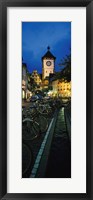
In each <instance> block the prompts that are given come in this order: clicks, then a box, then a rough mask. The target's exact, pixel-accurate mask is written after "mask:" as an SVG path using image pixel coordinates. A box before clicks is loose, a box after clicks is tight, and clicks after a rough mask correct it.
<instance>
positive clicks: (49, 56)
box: [42, 47, 56, 60]
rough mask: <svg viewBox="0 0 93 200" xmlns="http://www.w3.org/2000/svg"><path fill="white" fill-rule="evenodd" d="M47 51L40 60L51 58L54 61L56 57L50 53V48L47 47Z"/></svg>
mask: <svg viewBox="0 0 93 200" xmlns="http://www.w3.org/2000/svg"><path fill="white" fill-rule="evenodd" d="M47 49H48V51H47V52H46V53H45V55H44V56H42V59H44V58H53V59H54V60H55V59H56V57H55V56H54V55H53V54H52V53H51V52H50V47H48V48H47Z"/></svg>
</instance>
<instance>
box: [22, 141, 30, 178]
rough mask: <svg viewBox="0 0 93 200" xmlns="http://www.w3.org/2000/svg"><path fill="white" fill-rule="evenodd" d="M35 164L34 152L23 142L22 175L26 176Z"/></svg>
mask: <svg viewBox="0 0 93 200" xmlns="http://www.w3.org/2000/svg"><path fill="white" fill-rule="evenodd" d="M32 164H33V154H32V151H31V149H30V148H29V146H28V145H26V144H24V143H23V144H22V177H26V176H27V174H28V171H29V169H30V171H31V167H32Z"/></svg>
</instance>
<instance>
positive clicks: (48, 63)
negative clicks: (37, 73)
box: [42, 46, 56, 80]
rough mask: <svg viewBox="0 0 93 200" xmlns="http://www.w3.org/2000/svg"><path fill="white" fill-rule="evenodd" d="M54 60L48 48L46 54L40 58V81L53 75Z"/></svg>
mask: <svg viewBox="0 0 93 200" xmlns="http://www.w3.org/2000/svg"><path fill="white" fill-rule="evenodd" d="M55 59H56V57H55V56H53V54H52V53H51V52H50V47H49V46H48V47H47V52H46V54H45V55H44V56H43V57H42V80H44V79H45V78H46V77H49V75H50V74H53V73H54V68H55Z"/></svg>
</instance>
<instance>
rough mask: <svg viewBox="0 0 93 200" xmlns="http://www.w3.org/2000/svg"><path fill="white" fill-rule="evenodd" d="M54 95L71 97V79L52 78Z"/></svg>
mask: <svg viewBox="0 0 93 200" xmlns="http://www.w3.org/2000/svg"><path fill="white" fill-rule="evenodd" d="M51 86H52V96H57V97H71V81H70V82H67V81H66V80H64V79H62V80H60V79H57V80H52V82H51Z"/></svg>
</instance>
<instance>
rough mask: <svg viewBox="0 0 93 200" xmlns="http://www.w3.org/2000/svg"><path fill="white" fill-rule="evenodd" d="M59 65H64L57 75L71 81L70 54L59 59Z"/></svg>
mask: <svg viewBox="0 0 93 200" xmlns="http://www.w3.org/2000/svg"><path fill="white" fill-rule="evenodd" d="M60 66H62V67H63V66H64V69H61V71H60V73H59V77H60V78H64V80H67V81H68V82H69V81H71V54H69V55H67V56H66V57H65V58H64V59H63V60H61V63H60Z"/></svg>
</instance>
